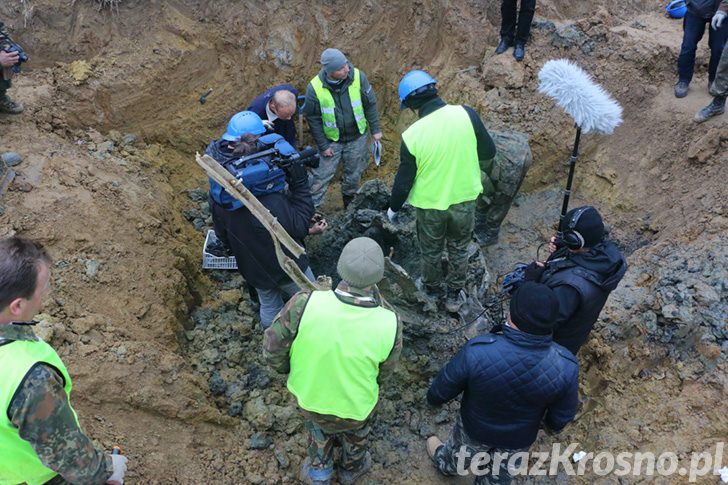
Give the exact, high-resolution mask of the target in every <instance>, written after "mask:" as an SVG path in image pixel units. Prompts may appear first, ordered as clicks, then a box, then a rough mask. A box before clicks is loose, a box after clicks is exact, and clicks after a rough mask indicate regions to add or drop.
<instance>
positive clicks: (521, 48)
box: [513, 42, 526, 62]
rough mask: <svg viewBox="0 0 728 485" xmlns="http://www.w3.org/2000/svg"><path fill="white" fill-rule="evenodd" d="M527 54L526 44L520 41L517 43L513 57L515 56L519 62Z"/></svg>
mask: <svg viewBox="0 0 728 485" xmlns="http://www.w3.org/2000/svg"><path fill="white" fill-rule="evenodd" d="M525 56H526V45H525V44H521V43H520V42H518V43H516V47H514V48H513V57H515V58H516V60H517V61H518V62H521V61H522V60H523V58H524V57H525Z"/></svg>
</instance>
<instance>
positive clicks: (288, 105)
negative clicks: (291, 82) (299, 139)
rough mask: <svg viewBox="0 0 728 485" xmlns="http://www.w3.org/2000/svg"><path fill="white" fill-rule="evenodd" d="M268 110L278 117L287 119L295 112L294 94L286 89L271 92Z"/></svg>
mask: <svg viewBox="0 0 728 485" xmlns="http://www.w3.org/2000/svg"><path fill="white" fill-rule="evenodd" d="M268 106H269V107H270V110H271V111H272V112H273V113H274V114H275V115H276V116H277V117H279V118H280V119H282V120H285V121H288V120H290V119H291V118H293V115H294V114H295V112H296V95H295V94H293V93H292V92H291V91H288V90H286V89H281V90H280V91H276V92H275V93H273V97H271V99H270V101H268Z"/></svg>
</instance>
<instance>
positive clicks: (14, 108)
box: [0, 95, 25, 115]
mask: <svg viewBox="0 0 728 485" xmlns="http://www.w3.org/2000/svg"><path fill="white" fill-rule="evenodd" d="M24 109H25V108H24V107H23V104H22V103H17V102H15V101H13V100H12V99H10V98H8V97H7V95H5V96H2V97H0V113H6V114H10V115H17V114H20V113H22V112H23V110H24Z"/></svg>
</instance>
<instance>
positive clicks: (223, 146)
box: [206, 111, 326, 328]
mask: <svg viewBox="0 0 728 485" xmlns="http://www.w3.org/2000/svg"><path fill="white" fill-rule="evenodd" d="M265 132H266V129H265V126H264V125H263V122H262V121H261V119H260V117H259V116H258V115H257V114H255V113H253V112H251V111H242V112H240V113H237V114H235V115H234V116H233V117H232V118H231V119H230V122H229V123H228V126H227V130H226V132H225V134H224V135H223V136H222V137H221V138H220V139H219V140H215V141H213V142H212V143H210V145H209V146H208V147H207V151H206V154H207V155H210V156H211V157H212V158H214V159H215V160H216V161H218V162H219V163H220V164H222V165H223V166H226V164H227V166H226V168H228V167H230V166H231V165H230V162H234V161H237V160H239V159H240V158H241V157H245V156H249V155H252V154H255V153H258V152H261V151H263V150H267V149H269V148H273V147H275V148H277V149H278V150H279V151H280V153H281V155H283V156H291V155H296V154H297V152H296V150H295V149H294V148H293V147H292V146H291V145H290V144H289V143H288V142H287V141H285V139H283V137H282V136H280V135H277V134H268V135H265V136H262V135H264V134H265ZM259 160H260V161H261V163H268V162H269V161H270V159H266V158H261V159H259ZM269 167H270V169H269V170H268V171H267V172H266V175H265V177H266V178H265V183H264V184H263V185H262V187H263V188H261V187H257V186H253V187H249V186H248V185H247V184H246V187H247V188H248V189H250V190H251V192H252V193H253V195H255V196H256V197H257V198H258V200H259V201H260V202H261V204H263V205H264V206H265V207H266V208H267V209H268V210H269V211H270V212H271V214H272V215H273V216H274V217H275V218H276V219H278V222H279V223H280V224H281V225H282V226H283V228H284V229H285V230H286V232H288V234H290V236H291V237H292V238H293V239H294V240H295V241H296V242H297V243H298V244H300V245H301V246H303V239H304V238H305V237H306V236H307V235H308V234H309V229H310V227H311V223H312V219H313V216H314V207H313V200H312V199H311V190H310V188H309V186H308V175H307V173H306V169H305V167H304V164H303V163H300V162H298V161H297V162H293V163H289V164H286V165H285V169H281V168H280V167H278V166H276V165H275V164H274V163H269ZM228 170H230V168H228ZM236 176H237V177H238V178H240V176H239V175H237V174H236ZM286 182H287V185H288V189H287V190H286ZM210 209H211V212H212V219H213V224H214V226H215V233H216V234H217V236H218V238H219V239H220V240H221V241H222V242H223V244H224V245H225V246H226V247H228V248H229V249H230V250H231V251H232V253H233V255H234V256H235V259H236V261H237V263H238V271H240V274H241V275H243V278H245V281H246V282H247V283H248V285H252V286H253V287H255V289H256V290H257V293H258V297H259V299H260V321H261V324H262V326H263V327H264V328H268V327H269V326H270V324H271V323H272V322H273V318H274V317H275V316H276V314H277V313H278V312H279V311H280V309H281V308H283V305H284V303H285V302H286V301H287V300H288V299H289V298H290V297H291V296H293V295H294V294H295V293H296V292H298V291H300V288H299V287H298V285H296V284H295V283H294V282H293V281H291V279H290V278H289V277H288V275H287V274H286V273H285V272H284V271H283V269H282V268H281V267H280V265H279V264H278V259H277V258H276V254H275V247H274V246H273V241H272V239H271V235H270V233H269V232H268V230H266V228H265V227H263V225H262V224H261V223H260V221H258V219H257V218H256V217H255V216H254V215H253V214H251V213H250V211H249V210H248V209H247V208H246V207H245V206H243V204H242V203H241V202H240V201H238V200H237V199H235V198H233V197H232V196H231V195H230V194H228V193H227V192H225V190H224V189H223V188H222V187H221V186H220V185H219V184H217V183H216V182H215V181H213V180H212V179H211V180H210ZM316 222H317V223H319V224H318V225H319V226H320V225H321V224H320V222H322V221H316ZM325 224H326V222H325V221H323V225H324V226H325ZM284 251H285V249H284ZM289 256H291V255H290V254H289ZM291 257H292V256H291ZM292 258H293V257H292ZM293 259H294V260H295V258H293ZM296 263H297V264H298V267H299V268H300V269H301V271H303V272H304V273H305V274H306V276H307V277H308V278H309V279H310V280H311V281H313V280H314V276H313V273H312V272H311V268H310V267H309V263H308V257H307V256H306V255H305V254H304V255H302V256H301V257H300V258H298V260H297V261H296Z"/></svg>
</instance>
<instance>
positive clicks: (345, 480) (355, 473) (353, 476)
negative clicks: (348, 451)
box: [336, 451, 372, 485]
mask: <svg viewBox="0 0 728 485" xmlns="http://www.w3.org/2000/svg"><path fill="white" fill-rule="evenodd" d="M371 469H372V455H371V454H369V452H368V451H367V452H366V455H364V462H363V463H362V464H361V467H359V469H358V470H344V469H343V468H339V469H338V470H337V471H336V473H337V475H338V477H339V483H340V484H341V485H351V484H353V483H356V481H357V480H359V479H360V478H361V477H362V475H364V474H365V473H366V472H368V471H369V470H371Z"/></svg>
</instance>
